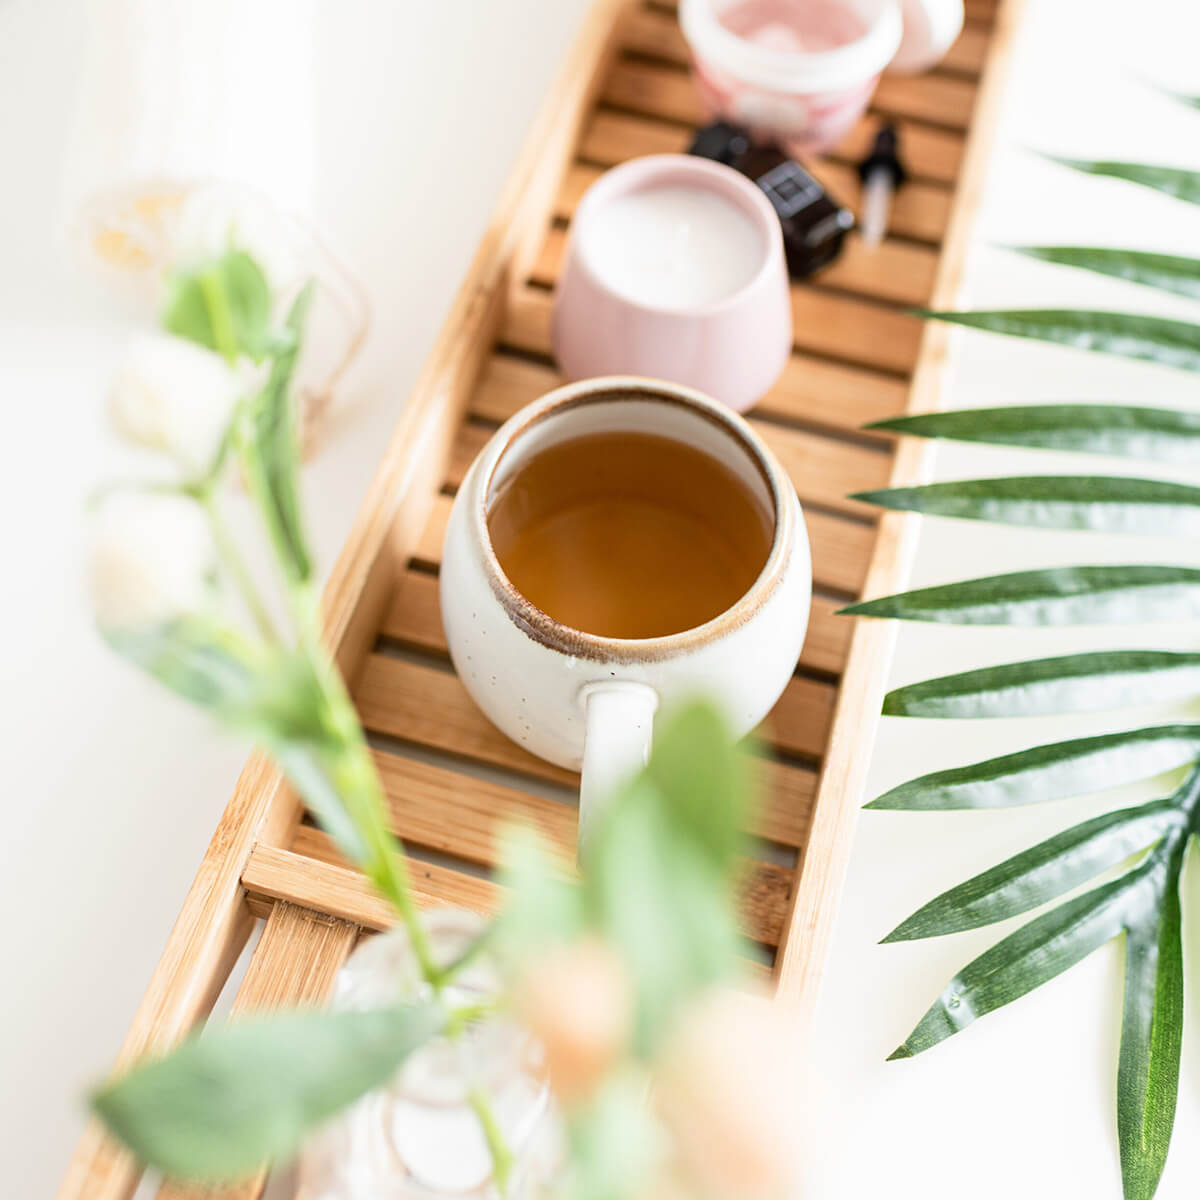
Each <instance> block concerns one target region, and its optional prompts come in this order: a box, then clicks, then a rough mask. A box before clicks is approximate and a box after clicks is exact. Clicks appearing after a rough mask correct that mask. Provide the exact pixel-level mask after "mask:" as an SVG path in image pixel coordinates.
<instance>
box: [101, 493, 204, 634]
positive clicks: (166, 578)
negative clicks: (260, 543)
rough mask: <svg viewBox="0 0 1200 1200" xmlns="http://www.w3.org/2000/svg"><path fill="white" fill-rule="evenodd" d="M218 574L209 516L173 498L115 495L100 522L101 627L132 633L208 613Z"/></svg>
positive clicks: (104, 506)
mask: <svg viewBox="0 0 1200 1200" xmlns="http://www.w3.org/2000/svg"><path fill="white" fill-rule="evenodd" d="M215 573H216V548H215V546H214V545H213V540H212V533H211V531H210V528H209V524H208V517H207V515H206V514H205V512H204V509H203V508H202V507H201V506H200V505H199V504H198V503H197V502H196V501H195V500H192V499H189V498H188V497H186V496H180V495H177V494H173V493H158V492H134V491H130V492H115V493H113V494H112V495H110V496H108V497H107V498H106V499H105V500H104V502H103V504H102V505H101V508H100V511H99V512H98V513H97V514H96V517H95V526H94V529H93V532H92V545H91V556H90V561H89V575H90V582H91V591H92V605H93V608H94V610H95V614H96V623H97V624H98V625H99V626H100V628H101V629H102V630H104V631H105V632H106V633H134V632H138V631H141V630H146V629H152V628H154V627H156V626H159V625H163V624H165V623H166V622H168V621H171V620H173V619H174V618H176V617H180V616H183V615H185V614H187V613H192V612H198V611H201V610H203V609H205V608H207V607H208V606H209V605H210V603H211V599H212V593H213V579H214V576H215Z"/></svg>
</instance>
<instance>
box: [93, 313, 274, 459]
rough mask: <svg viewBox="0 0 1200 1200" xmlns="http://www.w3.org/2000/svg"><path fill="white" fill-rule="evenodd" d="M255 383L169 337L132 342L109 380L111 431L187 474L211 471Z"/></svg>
mask: <svg viewBox="0 0 1200 1200" xmlns="http://www.w3.org/2000/svg"><path fill="white" fill-rule="evenodd" d="M254 383H255V380H254V379H252V378H250V377H249V376H248V374H247V373H246V372H245V371H244V370H242V369H241V368H239V369H234V368H232V367H230V366H229V364H228V363H227V362H226V361H225V360H224V359H223V358H222V357H221V356H220V355H219V354H216V353H214V352H213V351H212V350H206V349H205V348H204V347H203V346H198V345H196V343H195V342H189V341H187V340H186V339H185V338H178V337H173V336H172V335H171V334H168V333H153V334H142V335H141V336H139V337H137V338H135V339H134V341H133V343H132V344H131V345H130V347H129V352H128V354H127V355H126V357H125V361H124V363H123V364H122V366H121V367H120V369H119V370H118V372H117V376H116V378H115V379H114V380H113V384H112V389H111V391H110V393H109V412H110V415H111V417H112V422H113V425H114V426H115V427H116V429H117V430H118V432H120V433H121V434H123V435H124V436H125V437H126V438H128V439H129V440H130V441H132V442H136V443H137V444H138V445H142V446H149V447H150V448H152V449H154V450H165V451H166V452H167V453H168V454H169V455H171V457H172V458H174V459H175V460H176V461H177V462H178V463H179V464H180V466H181V467H182V468H183V469H184V471H185V472H187V473H188V474H199V473H201V472H203V471H206V470H207V469H208V468H209V467H210V466H212V463H213V460H214V459H215V458H216V454H217V450H218V449H219V447H220V445H221V441H222V439H223V438H224V436H225V431H226V430H227V429H228V427H229V423H230V421H231V420H232V419H233V411H234V408H235V406H236V405H237V402H238V399H239V397H241V396H243V395H246V394H247V393H248V391H249V390H250V388H251V387H252V386H254Z"/></svg>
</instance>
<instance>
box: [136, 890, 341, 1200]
mask: <svg viewBox="0 0 1200 1200" xmlns="http://www.w3.org/2000/svg"><path fill="white" fill-rule="evenodd" d="M357 937H358V926H357V925H352V924H349V923H348V922H346V921H342V920H338V919H337V918H336V917H330V916H327V915H326V914H325V913H323V912H313V911H312V910H311V909H308V908H299V907H297V906H296V905H294V904H290V903H288V902H287V901H283V900H281V901H279V902H277V903H276V904H273V905H272V906H271V913H270V916H268V917H267V922H266V925H265V926H264V927H263V931H262V936H261V937H260V938H259V942H258V945H257V947H255V950H254V955H253V957H252V958H251V959H250V965H249V966H248V967H247V968H246V975H245V978H244V979H243V980H242V985H241V987H240V988H238V994H237V999H236V1000H235V1001H234V1005H233V1015H234V1016H235V1017H239V1016H247V1015H249V1014H250V1013H255V1012H264V1011H268V1010H270V1009H276V1008H290V1007H293V1006H296V1005H305V1004H314V1005H319V1004H323V1003H324V1002H325V1001H326V1000H327V999H328V997H329V993H330V991H331V990H332V988H333V981H334V978H335V977H336V975H337V972H338V969H339V968H340V967H341V965H342V963H344V962H345V961H346V957H347V956H348V955H349V953H350V951H351V950H352V949H353V948H354V942H355V939H356V938H357ZM266 1183H267V1173H266V1172H265V1171H261V1172H259V1173H258V1174H257V1175H255V1176H254V1177H253V1178H251V1179H247V1180H245V1181H243V1182H241V1183H239V1184H237V1185H236V1186H233V1187H226V1188H217V1189H212V1188H198V1187H186V1186H183V1185H181V1184H176V1183H166V1184H164V1185H163V1186H162V1187H161V1188H160V1189H159V1191H158V1200H258V1198H259V1197H260V1196H261V1195H262V1192H263V1189H264V1188H265V1187H266Z"/></svg>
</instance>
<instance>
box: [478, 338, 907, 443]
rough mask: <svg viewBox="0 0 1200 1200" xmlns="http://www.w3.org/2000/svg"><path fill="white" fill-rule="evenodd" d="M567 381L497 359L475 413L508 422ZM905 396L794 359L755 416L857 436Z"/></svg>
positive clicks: (866, 374) (865, 378)
mask: <svg viewBox="0 0 1200 1200" xmlns="http://www.w3.org/2000/svg"><path fill="white" fill-rule="evenodd" d="M564 382H565V381H564V380H563V378H562V376H561V375H559V374H558V372H557V371H556V370H555V369H554V368H553V367H551V366H549V365H548V364H547V363H542V362H535V361H531V360H529V359H524V358H518V357H515V356H513V355H507V354H497V355H494V356H493V357H492V360H491V362H490V363H489V364H488V367H487V371H486V373H485V375H484V377H483V379H482V380H481V382H480V386H479V387H478V388H477V389H476V391H475V394H474V396H473V397H472V400H471V414H472V415H473V416H476V417H480V418H481V419H483V420H485V421H494V422H496V423H500V422H503V421H507V420H508V418H509V417H511V416H512V415H513V413H515V412H516V411H517V410H518V409H520V408H523V407H524V406H525V405H526V404H529V403H531V402H532V401H534V400H536V399H538V397H539V396H544V395H545V394H546V393H547V392H550V391H553V390H554V388H556V387H559V386H561V385H562V384H563V383H564ZM905 391H906V389H905V384H904V382H903V380H900V379H895V378H893V377H891V376H888V375H880V374H876V373H875V372H873V371H868V370H864V369H862V368H859V367H850V366H845V365H843V364H842V363H830V362H825V361H824V360H823V359H819V358H808V357H807V356H805V355H802V354H793V355H792V357H791V358H790V359H789V360H788V364H787V366H786V367H784V370H783V374H782V375H781V376H780V378H779V382H778V383H776V384H775V386H774V387H773V388H772V389H771V391H770V392H769V393H768V394H767V395H766V396H765V397H763V399H762V400H761V401H759V403H758V404H757V405H756V406H755V407H754V408H753V409H752V410H751V413H752V416H758V415H762V416H768V417H782V418H785V419H788V420H796V421H806V422H809V423H812V424H816V425H823V426H827V427H828V428H830V429H835V430H845V431H853V432H855V433H858V432H859V431H861V429H862V427H863V426H864V425H865V424H867V423H868V422H870V421H878V420H881V419H883V418H884V417H892V416H895V415H896V414H897V413H899V412H902V411H903V409H904V398H905ZM866 436H870V437H872V438H873V439H874V440H877V441H878V442H879V444H880V445H892V444H894V439H893V438H892V437H891V436H890V435H887V434H877V435H866Z"/></svg>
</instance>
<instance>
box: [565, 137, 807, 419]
mask: <svg viewBox="0 0 1200 1200" xmlns="http://www.w3.org/2000/svg"><path fill="white" fill-rule="evenodd" d="M791 346H792V316H791V299H790V293H789V287H788V276H787V267H786V264H785V262H784V254H783V236H782V233H781V231H780V228H779V220H778V218H777V217H776V215H775V212H774V210H773V209H772V208H771V205H770V203H769V202H768V200H767V198H766V197H765V196H764V195H763V194H762V192H761V191H760V190H759V189H758V188H757V187H755V186H754V184H753V183H751V182H750V181H749V180H748V179H746V178H745V177H744V176H742V175H739V174H738V173H737V172H736V171H734V170H732V169H731V168H729V167H725V166H722V165H721V164H719V163H715V162H710V161H708V160H707V159H701V158H693V157H689V156H688V155H682V154H662V155H652V156H650V157H647V158H640V159H633V160H631V161H630V162H627V163H623V164H621V165H620V166H618V167H615V168H614V169H613V170H611V171H609V172H607V173H606V174H605V175H603V176H602V177H601V178H600V179H599V180H597V181H596V183H594V184H593V185H592V186H591V188H589V189H588V191H587V193H586V194H585V196H584V197H583V199H582V201H580V204H579V208H578V210H577V211H576V214H575V220H574V222H573V224H572V229H571V238H570V244H569V247H568V250H567V259H566V263H565V265H564V267H563V271H562V276H561V278H560V281H559V287H558V295H557V300H556V304H555V310H554V353H555V356H556V358H557V359H558V363H559V366H560V367H561V369H562V371H563V373H564V374H565V375H566V376H567V378H568V379H572V380H577V379H588V378H592V377H595V376H599V375H614V374H622V375H641V376H647V377H650V378H656V379H665V380H668V381H670V382H672V383H679V384H683V385H685V386H687V387H693V388H696V389H698V390H699V391H702V392H706V393H707V394H708V395H710V396H713V397H714V398H716V399H717V400H720V401H721V402H722V403H723V404H726V405H728V406H729V407H730V408H732V409H734V410H736V411H738V412H742V411H744V410H745V409H747V408H749V407H750V406H751V405H753V404H754V403H755V402H756V401H758V400H759V399H761V397H762V396H763V395H764V394H765V393H766V392H767V391H768V390H770V388H771V386H772V385H773V384H774V383H775V381H776V380H777V379H778V378H779V375H780V373H781V372H782V370H783V368H784V365H785V364H786V362H787V360H788V356H789V354H790V353H791Z"/></svg>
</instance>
